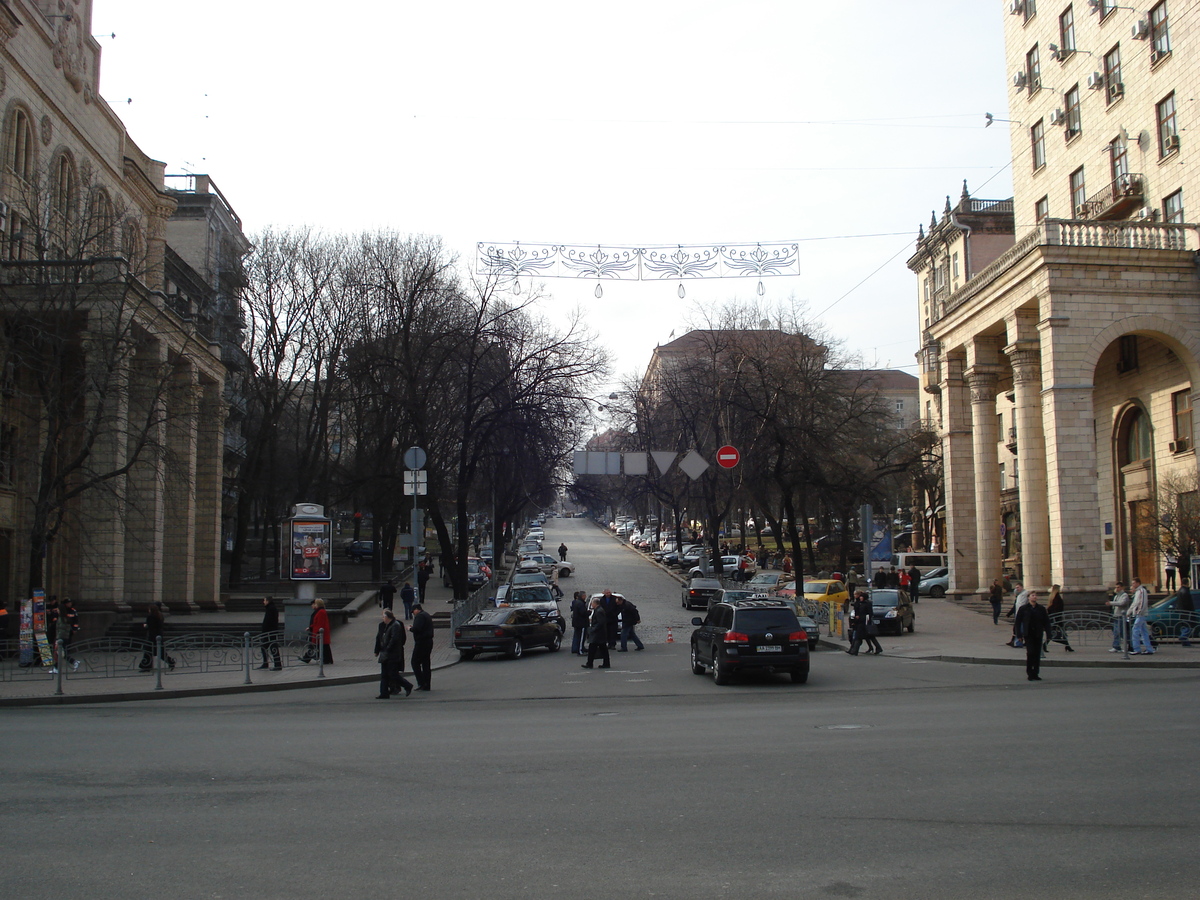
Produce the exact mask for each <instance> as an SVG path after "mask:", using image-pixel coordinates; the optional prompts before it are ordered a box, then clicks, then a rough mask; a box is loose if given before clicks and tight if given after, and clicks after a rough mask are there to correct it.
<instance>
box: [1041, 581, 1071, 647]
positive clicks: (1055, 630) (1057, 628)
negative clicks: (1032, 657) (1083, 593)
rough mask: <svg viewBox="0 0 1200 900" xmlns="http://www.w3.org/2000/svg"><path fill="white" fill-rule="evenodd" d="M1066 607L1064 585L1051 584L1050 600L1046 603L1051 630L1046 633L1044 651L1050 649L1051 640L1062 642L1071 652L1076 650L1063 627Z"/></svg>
mask: <svg viewBox="0 0 1200 900" xmlns="http://www.w3.org/2000/svg"><path fill="white" fill-rule="evenodd" d="M1064 608H1065V604H1064V603H1063V595H1062V585H1058V584H1052V585H1050V600H1049V602H1048V603H1047V604H1046V613H1047V615H1049V616H1050V631H1049V632H1048V633H1047V634H1046V645H1045V647H1043V652H1044V651H1046V650H1049V649H1050V642H1051V641H1054V642H1055V643H1056V644H1062V645H1063V646H1064V647H1065V648H1066V649H1067V651H1068V652H1070V653H1074V652H1075V648H1074V647H1072V646H1071V642H1070V641H1069V640H1067V632H1066V629H1064V628H1063V622H1062V614H1063V609H1064Z"/></svg>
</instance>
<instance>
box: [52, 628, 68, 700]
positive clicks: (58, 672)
mask: <svg viewBox="0 0 1200 900" xmlns="http://www.w3.org/2000/svg"><path fill="white" fill-rule="evenodd" d="M54 649H55V650H56V651H57V652H58V665H56V666H55V667H54V696H55V697H61V696H62V694H63V689H62V678H63V669H65V668H66V667H67V654H66V646H65V645H64V644H63V642H62V641H55V642H54Z"/></svg>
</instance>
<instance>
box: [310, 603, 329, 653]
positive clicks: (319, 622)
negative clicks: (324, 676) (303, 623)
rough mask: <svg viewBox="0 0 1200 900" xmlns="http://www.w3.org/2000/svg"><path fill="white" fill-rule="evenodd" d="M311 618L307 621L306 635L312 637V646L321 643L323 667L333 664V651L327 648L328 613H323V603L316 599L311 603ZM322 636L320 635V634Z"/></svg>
mask: <svg viewBox="0 0 1200 900" xmlns="http://www.w3.org/2000/svg"><path fill="white" fill-rule="evenodd" d="M312 609H313V611H312V616H311V617H310V618H309V620H308V633H309V634H310V635H312V642H313V643H314V644H316V643H317V641H318V635H319V636H320V642H321V653H322V654H323V656H324V657H325V665H329V664H330V663H332V662H333V650H331V649H330V647H329V613H327V612H325V601H324V600H322V599H321V598H320V597H318V598H317V599H316V600H314V601H313V602H312ZM322 631H323V632H324V634H321V632H322Z"/></svg>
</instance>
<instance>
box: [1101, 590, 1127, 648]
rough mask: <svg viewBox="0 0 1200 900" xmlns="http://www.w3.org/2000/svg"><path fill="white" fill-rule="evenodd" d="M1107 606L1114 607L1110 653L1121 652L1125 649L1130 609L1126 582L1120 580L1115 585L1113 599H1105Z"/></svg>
mask: <svg viewBox="0 0 1200 900" xmlns="http://www.w3.org/2000/svg"><path fill="white" fill-rule="evenodd" d="M1104 605H1105V606H1111V607H1112V617H1113V620H1112V636H1113V639H1112V646H1111V647H1109V648H1108V652H1109V653H1120V652H1121V650H1123V649H1124V646H1123V645H1124V643H1125V635H1126V631H1125V626H1126V622H1127V619H1126V615H1125V614H1126V612H1128V610H1129V594H1128V593H1127V592H1126V590H1125V582H1123V581H1118V582H1117V583H1116V584H1115V585H1113V596H1112V599H1111V600H1105V601H1104Z"/></svg>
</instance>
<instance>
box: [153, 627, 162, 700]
mask: <svg viewBox="0 0 1200 900" xmlns="http://www.w3.org/2000/svg"><path fill="white" fill-rule="evenodd" d="M154 650H155V654H154V689H155V690H156V691H161V690H162V689H163V686H162V670H163V639H162V635H159V636H158V637H156V638H155V639H154Z"/></svg>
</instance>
